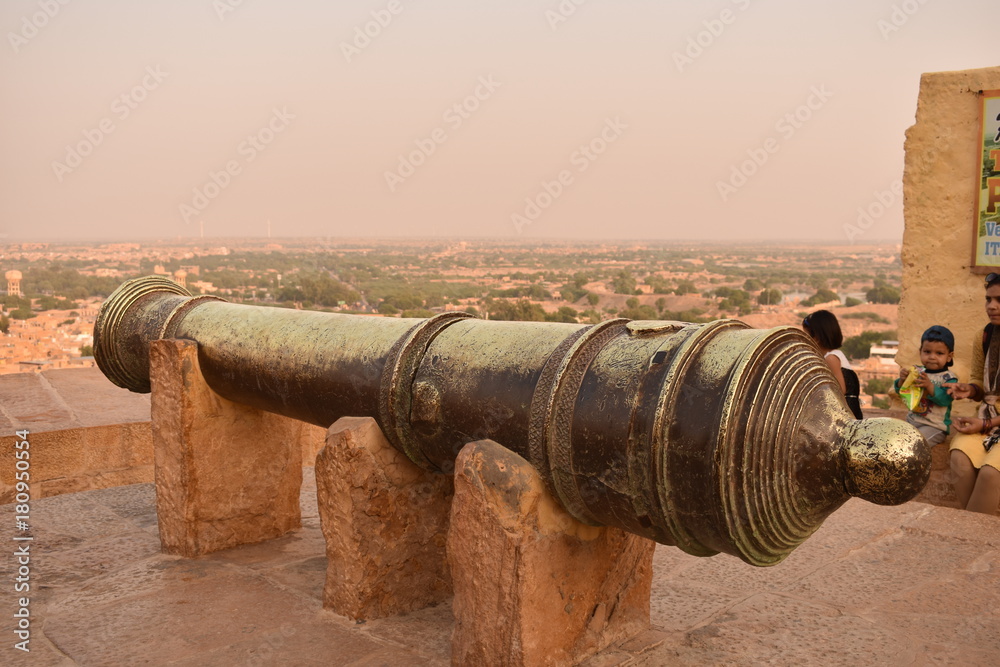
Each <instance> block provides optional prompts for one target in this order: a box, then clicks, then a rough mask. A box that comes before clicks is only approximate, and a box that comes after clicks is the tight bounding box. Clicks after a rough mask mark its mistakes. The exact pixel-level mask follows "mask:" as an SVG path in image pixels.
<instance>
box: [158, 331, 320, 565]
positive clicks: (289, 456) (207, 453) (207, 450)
mask: <svg viewBox="0 0 1000 667" xmlns="http://www.w3.org/2000/svg"><path fill="white" fill-rule="evenodd" d="M149 354H150V381H151V385H152V396H151V414H152V422H153V454H154V461H155V468H156V472H155V478H156V513H157V517H158V520H159V527H160V543H161V545H162V547H163V550H164V551H165V552H167V553H174V554H179V555H182V556H187V557H189V558H190V557H194V556H200V555H203V554H207V553H211V552H213V551H218V550H220V549H226V548H229V547H233V546H237V545H240V544H250V543H254V542H260V541H263V540H267V539H271V538H274V537H278V536H280V535H283V534H284V533H286V532H288V531H290V530H293V529H295V528H298V527H299V526H300V525H301V518H300V510H299V489H300V487H301V485H302V445H301V444H300V441H301V437H302V432H303V429H308V428H312V427H310V426H309V425H308V424H305V423H303V422H300V421H296V420H293V419H288V418H287V417H281V416H279V415H275V414H271V413H268V412H263V411H261V410H257V409H255V408H251V407H247V406H244V405H240V404H238V403H233V402H232V401H228V400H226V399H224V398H222V397H221V396H219V395H218V394H216V393H215V392H214V391H212V389H210V388H209V386H208V385H207V384H206V383H205V380H204V378H203V377H202V375H201V370H200V367H199V365H198V345H197V343H195V342H193V341H187V340H158V341H154V342H153V343H152V344H151V345H150V350H149Z"/></svg>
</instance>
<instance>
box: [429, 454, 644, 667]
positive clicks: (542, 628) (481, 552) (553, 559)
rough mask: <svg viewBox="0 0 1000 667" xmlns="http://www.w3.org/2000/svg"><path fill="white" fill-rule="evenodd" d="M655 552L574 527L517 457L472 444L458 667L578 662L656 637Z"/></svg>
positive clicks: (464, 475) (459, 543)
mask: <svg viewBox="0 0 1000 667" xmlns="http://www.w3.org/2000/svg"><path fill="white" fill-rule="evenodd" d="M653 548H654V543H653V542H652V541H650V540H647V539H644V538H641V537H637V536H635V535H631V534H629V533H625V532H623V531H621V530H618V529H615V528H595V527H592V526H587V525H584V524H582V523H580V522H578V521H576V520H575V519H573V518H572V517H571V516H570V515H569V514H567V513H566V512H565V511H564V510H563V509H562V508H561V507H560V506H559V505H558V504H557V503H556V501H555V499H554V498H553V497H552V496H551V495H550V494H549V493H548V492H547V491H546V490H545V487H544V484H543V482H542V480H541V478H540V477H539V475H538V473H537V472H536V471H535V469H534V468H533V467H532V466H531V465H530V464H529V463H528V462H527V461H525V460H524V459H523V458H521V457H520V456H518V455H517V454H514V453H513V452H511V451H509V450H507V449H505V448H504V447H501V446H500V445H498V444H496V443H494V442H491V441H480V442H475V443H470V444H468V445H466V446H465V448H464V449H462V451H461V453H460V454H459V456H458V459H457V460H456V466H455V498H454V501H453V503H452V515H451V528H450V530H449V533H448V560H449V564H450V566H451V574H452V578H453V582H454V588H455V599H454V614H455V630H454V634H453V636H452V664H455V665H477V664H478V665H486V664H488V665H568V664H577V663H578V662H580V661H581V660H584V659H586V658H587V657H588V656H591V655H593V654H594V653H596V652H598V651H600V650H601V649H603V648H605V647H607V646H609V645H610V644H613V643H616V642H619V641H621V640H623V639H625V638H627V637H630V636H632V635H634V634H637V633H640V632H643V631H645V630H647V629H648V627H649V600H650V590H651V583H652V561H653Z"/></svg>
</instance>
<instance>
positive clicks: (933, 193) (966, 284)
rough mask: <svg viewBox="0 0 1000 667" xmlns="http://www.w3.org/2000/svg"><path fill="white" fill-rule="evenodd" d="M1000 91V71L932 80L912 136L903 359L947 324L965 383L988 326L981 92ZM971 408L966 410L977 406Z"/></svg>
mask: <svg viewBox="0 0 1000 667" xmlns="http://www.w3.org/2000/svg"><path fill="white" fill-rule="evenodd" d="M995 89H1000V67H989V68H985V69H976V70H964V71H960V72H932V73H928V74H924V75H923V76H922V77H921V78H920V94H919V97H918V100H917V114H916V115H917V119H916V124H915V125H913V126H912V127H911V128H910V129H909V130H907V132H906V144H905V146H906V163H905V167H904V171H903V213H904V218H905V230H904V232H903V257H902V259H903V294H902V300H901V302H900V307H899V354H898V355H897V356H896V361H897V362H898V363H899V364H900V365H909V364H913V363H917V361H918V360H919V356H918V353H919V349H920V348H919V344H920V334H921V333H922V332H923V331H924V329H926V328H927V327H929V326H931V325H932V324H942V325H944V326H946V327H948V328H949V329H951V330H952V332H953V333H954V334H955V348H956V349H955V366H954V368H953V370H954V371H955V372H957V373H958V376H959V378H960V379H961V380H962V381H966V380H968V378H969V366H970V363H971V359H972V346H973V345H974V344H978V342H979V341H980V340H981V339H980V332H981V331H982V328H983V326H984V325H985V324H986V323H987V319H986V315H985V313H984V306H983V279H982V275H979V274H973V273H971V272H970V270H969V267H970V266H971V264H972V252H973V240H974V239H973V220H974V217H973V216H974V213H975V211H976V207H977V196H978V185H977V181H976V174H977V173H978V168H979V167H978V162H977V156H978V151H977V147H978V146H979V142H980V141H981V133H982V131H981V129H980V126H979V109H980V106H981V98H980V97H979V95H978V92H979V91H980V90H995ZM963 403H964V405H962V406H961V408H962V409H963V410H968V409H969V408H970V407H971V406H970V404H969V402H968V401H965V402H963Z"/></svg>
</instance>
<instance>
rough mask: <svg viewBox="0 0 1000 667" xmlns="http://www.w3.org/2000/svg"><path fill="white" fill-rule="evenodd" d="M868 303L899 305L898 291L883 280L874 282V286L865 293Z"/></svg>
mask: <svg viewBox="0 0 1000 667" xmlns="http://www.w3.org/2000/svg"><path fill="white" fill-rule="evenodd" d="M865 297H866V298H867V299H868V301H869V302H870V303H899V297H900V294H899V290H898V289H896V288H895V287H893V286H892V285H890V284H888V283H887V282H885V281H883V280H876V281H875V286H874V287H872V288H871V289H870V290H868V291H867V292H866V293H865Z"/></svg>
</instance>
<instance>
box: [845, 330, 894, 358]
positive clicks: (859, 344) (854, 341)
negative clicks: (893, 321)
mask: <svg viewBox="0 0 1000 667" xmlns="http://www.w3.org/2000/svg"><path fill="white" fill-rule="evenodd" d="M895 338H896V332H895V331H862V332H861V334H859V335H857V336H851V337H850V338H848V339H847V340H845V341H844V344H843V345H842V346H841V348H840V349H841V350H842V351H843V353H844V354H845V355H847V358H848V359H867V358H868V357H869V356H870V354H871V347H872V345H875V344H876V343H880V342H882V341H883V340H893V339H895Z"/></svg>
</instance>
